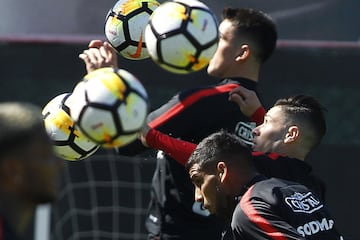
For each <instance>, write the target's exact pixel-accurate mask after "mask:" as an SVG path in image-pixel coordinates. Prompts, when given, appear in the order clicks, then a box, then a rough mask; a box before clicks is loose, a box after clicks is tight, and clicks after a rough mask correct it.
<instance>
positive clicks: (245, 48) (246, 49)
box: [235, 44, 250, 61]
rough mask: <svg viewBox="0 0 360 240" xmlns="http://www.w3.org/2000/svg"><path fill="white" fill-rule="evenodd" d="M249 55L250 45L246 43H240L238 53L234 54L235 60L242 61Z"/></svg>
mask: <svg viewBox="0 0 360 240" xmlns="http://www.w3.org/2000/svg"><path fill="white" fill-rule="evenodd" d="M249 55H250V47H249V45H247V44H243V45H241V48H240V51H239V53H238V55H237V56H236V58H235V60H236V61H244V60H245V59H247V58H248V57H249Z"/></svg>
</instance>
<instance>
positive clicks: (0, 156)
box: [0, 102, 63, 240]
mask: <svg viewBox="0 0 360 240" xmlns="http://www.w3.org/2000/svg"><path fill="white" fill-rule="evenodd" d="M62 167H63V161H62V160H60V159H58V158H56V157H55V155H54V152H53V145H52V142H51V140H50V138H49V136H48V134H47V132H46V130H45V126H44V121H43V118H42V115H41V110H40V108H38V107H36V106H33V105H32V104H28V103H18V102H10V103H0V239H2V240H17V239H28V236H26V234H27V233H28V232H29V228H30V227H32V225H31V223H32V220H33V216H34V213H35V209H36V207H37V205H38V204H41V203H48V202H52V201H54V200H55V198H56V197H57V194H58V190H59V187H60V175H61V170H62ZM30 232H31V231H30Z"/></svg>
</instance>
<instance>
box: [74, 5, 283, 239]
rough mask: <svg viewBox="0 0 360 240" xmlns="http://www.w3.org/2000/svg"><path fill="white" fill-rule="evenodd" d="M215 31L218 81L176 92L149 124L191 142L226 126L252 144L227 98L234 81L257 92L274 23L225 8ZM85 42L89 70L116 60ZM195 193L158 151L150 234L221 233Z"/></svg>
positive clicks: (243, 119)
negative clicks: (196, 199)
mask: <svg viewBox="0 0 360 240" xmlns="http://www.w3.org/2000/svg"><path fill="white" fill-rule="evenodd" d="M219 32H220V38H219V41H218V48H217V50H216V52H215V54H214V56H213V57H212V59H211V60H210V62H209V66H208V68H207V72H208V74H209V75H211V76H213V77H217V78H219V79H221V81H219V82H218V83H215V84H214V85H210V86H204V87H199V88H193V89H188V90H184V91H181V92H179V93H178V94H176V95H175V96H174V97H173V98H172V99H171V100H170V101H169V102H167V103H166V104H164V105H163V106H161V107H160V108H158V109H156V110H154V111H152V112H151V113H150V114H149V116H148V119H147V123H148V124H149V126H150V127H152V128H154V129H157V130H159V131H161V132H164V133H166V134H171V135H172V136H173V137H175V138H179V139H183V140H186V141H190V142H194V143H198V142H199V141H200V140H201V139H203V138H204V137H206V136H208V135H209V134H210V133H213V132H215V131H217V130H219V129H227V130H229V131H232V132H235V133H236V134H237V135H238V136H239V137H241V138H242V139H243V140H244V141H246V142H247V143H249V144H250V143H251V139H252V134H251V131H252V129H253V127H255V123H253V122H251V121H250V119H249V118H248V117H247V116H245V115H244V114H242V113H241V112H240V111H238V106H237V105H236V104H234V103H229V101H228V95H229V92H230V91H231V90H233V89H235V88H237V87H238V86H244V87H246V88H248V89H251V90H254V91H256V88H257V81H258V79H259V74H260V68H261V66H262V64H263V63H264V62H265V61H266V60H267V59H268V58H269V57H270V56H271V55H272V53H273V51H274V49H275V47H276V41H277V30H276V25H275V23H274V21H273V20H272V19H271V18H270V17H269V16H268V15H267V14H265V13H263V12H261V11H259V10H255V9H249V8H236V9H234V8H226V9H224V11H223V20H222V21H221V23H220V25H219ZM89 46H90V49H88V50H86V51H84V52H83V54H81V56H80V57H81V58H82V59H83V60H84V62H85V63H86V66H87V69H90V70H91V69H92V68H93V66H96V67H100V66H104V65H114V64H116V63H111V61H109V59H110V60H111V56H110V55H108V54H107V50H108V48H107V46H106V45H102V44H101V43H99V42H96V41H95V42H94V41H93V42H91V43H90V45H89ZM92 47H94V48H92ZM97 49H99V51H97ZM104 55H105V56H104ZM147 149H148V148H145V147H144V146H143V145H142V144H141V141H137V142H134V143H133V144H129V145H128V146H125V147H123V148H120V149H119V154H122V155H134V154H139V153H141V152H143V151H145V150H147ZM193 194H194V193H193V185H192V184H191V181H190V179H189V177H188V173H187V172H186V171H185V169H184V167H183V165H181V164H179V163H178V162H176V161H174V160H173V159H172V158H171V156H169V155H166V154H163V152H159V154H158V157H157V163H156V169H155V172H154V176H153V181H152V190H151V203H150V206H149V212H148V218H147V220H146V228H147V230H148V232H149V239H186V240H191V239H194V240H195V239H196V240H197V239H214V240H215V239H219V238H220V235H221V229H222V226H221V224H222V222H221V221H219V219H217V218H214V217H212V216H208V212H207V211H206V210H204V209H202V208H201V206H200V205H199V204H198V203H197V202H194V196H193Z"/></svg>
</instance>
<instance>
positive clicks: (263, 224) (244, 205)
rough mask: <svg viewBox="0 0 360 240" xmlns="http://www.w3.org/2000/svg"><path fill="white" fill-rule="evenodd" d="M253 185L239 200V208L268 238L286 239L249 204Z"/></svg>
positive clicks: (275, 239) (274, 239)
mask: <svg viewBox="0 0 360 240" xmlns="http://www.w3.org/2000/svg"><path fill="white" fill-rule="evenodd" d="M253 188H254V186H252V187H250V188H249V189H248V190H247V191H246V193H245V194H244V196H243V197H242V198H241V200H240V206H241V209H242V210H243V211H244V213H245V214H246V216H247V217H248V218H249V219H250V221H251V222H253V223H254V224H255V225H256V226H258V227H259V228H260V229H262V230H263V231H264V232H265V234H266V235H267V236H268V237H269V239H273V240H287V238H286V236H285V235H284V234H283V233H281V232H279V231H278V230H277V229H276V228H275V227H273V226H272V225H271V223H270V222H269V221H267V220H266V219H265V218H263V217H262V216H261V215H259V213H258V211H257V210H256V209H255V208H254V206H253V205H252V204H251V192H252V190H253Z"/></svg>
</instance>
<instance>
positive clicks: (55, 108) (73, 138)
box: [42, 93, 99, 160]
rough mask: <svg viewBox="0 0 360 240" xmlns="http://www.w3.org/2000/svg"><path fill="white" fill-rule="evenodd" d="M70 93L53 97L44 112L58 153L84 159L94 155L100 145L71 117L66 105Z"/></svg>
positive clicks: (72, 158)
mask: <svg viewBox="0 0 360 240" xmlns="http://www.w3.org/2000/svg"><path fill="white" fill-rule="evenodd" d="M70 95H71V93H62V94H60V95H57V96H56V97H54V98H53V99H51V100H50V101H49V102H48V103H47V104H46V105H45V107H44V108H43V110H42V114H43V117H44V123H45V128H46V131H47V132H48V134H49V135H50V137H51V139H52V141H53V144H54V149H55V153H56V155H57V156H58V157H60V158H63V159H66V160H82V159H85V158H87V157H89V156H91V155H93V154H94V153H95V152H96V150H98V149H99V145H98V144H96V143H94V142H92V141H90V140H89V139H88V138H87V137H85V135H84V134H82V133H81V132H80V130H79V129H78V128H77V127H76V125H75V122H74V121H73V120H72V118H71V117H70V110H69V107H68V106H67V105H66V100H67V99H68V97H69V96H70Z"/></svg>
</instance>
